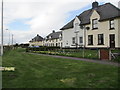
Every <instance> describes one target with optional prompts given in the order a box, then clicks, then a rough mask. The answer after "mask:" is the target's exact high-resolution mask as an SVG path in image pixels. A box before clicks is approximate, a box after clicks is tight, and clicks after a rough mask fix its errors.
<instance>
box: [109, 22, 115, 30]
mask: <svg viewBox="0 0 120 90" xmlns="http://www.w3.org/2000/svg"><path fill="white" fill-rule="evenodd" d="M114 28H115V24H114V20H110V29H114Z"/></svg>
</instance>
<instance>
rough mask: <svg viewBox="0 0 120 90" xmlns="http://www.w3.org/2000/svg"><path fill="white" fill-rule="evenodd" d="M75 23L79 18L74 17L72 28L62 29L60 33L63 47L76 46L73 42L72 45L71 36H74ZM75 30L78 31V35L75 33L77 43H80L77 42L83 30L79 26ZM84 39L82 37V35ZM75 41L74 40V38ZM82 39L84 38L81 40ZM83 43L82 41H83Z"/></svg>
mask: <svg viewBox="0 0 120 90" xmlns="http://www.w3.org/2000/svg"><path fill="white" fill-rule="evenodd" d="M75 23H79V24H80V21H79V19H78V18H77V17H76V18H75V20H74V22H73V25H74V28H70V29H66V30H62V35H63V47H76V46H75V44H74V46H73V43H72V38H73V37H75V38H76V33H75V31H76V30H75V29H76V28H75ZM77 30H78V31H79V32H78V35H77V40H78V42H77V43H78V45H80V43H79V37H83V30H82V29H80V27H77ZM83 39H84V37H83ZM75 41H76V40H75ZM83 41H84V40H83ZM67 43H68V44H67ZM83 43H84V42H83Z"/></svg>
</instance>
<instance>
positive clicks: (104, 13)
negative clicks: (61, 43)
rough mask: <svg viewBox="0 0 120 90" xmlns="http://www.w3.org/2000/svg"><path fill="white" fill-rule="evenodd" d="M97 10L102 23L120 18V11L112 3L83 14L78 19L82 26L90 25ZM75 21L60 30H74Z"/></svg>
mask: <svg viewBox="0 0 120 90" xmlns="http://www.w3.org/2000/svg"><path fill="white" fill-rule="evenodd" d="M94 10H96V11H97V12H98V14H99V15H100V21H103V20H109V19H113V18H117V17H120V9H119V8H117V7H115V6H114V5H112V4H111V3H106V4H104V5H99V6H98V7H97V8H92V9H89V10H86V11H84V12H83V13H81V14H80V15H79V16H78V18H79V20H80V21H81V25H86V24H90V16H91V15H92V13H93V11H94ZM74 20H75V19H73V20H72V21H70V22H69V23H67V24H66V25H65V26H64V27H62V28H61V29H60V30H64V29H69V28H73V22H74Z"/></svg>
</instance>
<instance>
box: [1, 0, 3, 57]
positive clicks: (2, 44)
mask: <svg viewBox="0 0 120 90" xmlns="http://www.w3.org/2000/svg"><path fill="white" fill-rule="evenodd" d="M1 14H2V15H1V56H3V0H2V11H1Z"/></svg>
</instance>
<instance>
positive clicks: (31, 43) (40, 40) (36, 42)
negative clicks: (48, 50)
mask: <svg viewBox="0 0 120 90" xmlns="http://www.w3.org/2000/svg"><path fill="white" fill-rule="evenodd" d="M29 46H43V38H42V37H41V36H39V34H37V36H36V37H34V38H33V39H32V40H30V41H29Z"/></svg>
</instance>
